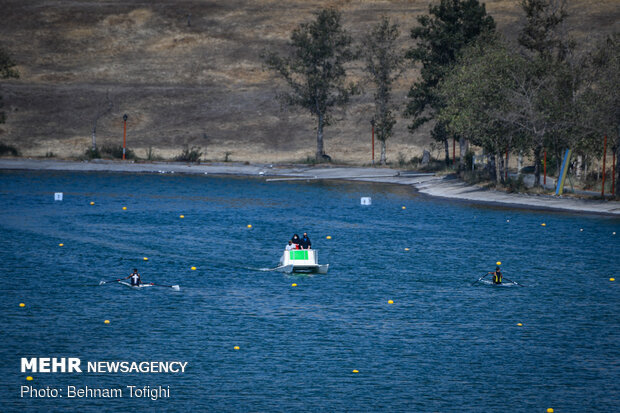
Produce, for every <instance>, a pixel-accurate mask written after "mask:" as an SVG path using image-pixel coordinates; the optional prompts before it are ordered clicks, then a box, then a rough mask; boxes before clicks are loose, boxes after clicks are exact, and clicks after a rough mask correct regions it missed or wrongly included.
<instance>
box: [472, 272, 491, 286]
mask: <svg viewBox="0 0 620 413" xmlns="http://www.w3.org/2000/svg"><path fill="white" fill-rule="evenodd" d="M487 275H489V273H486V274H484V275H483V276H482V277H480V278H478V279H477V280H476V281H474V282H473V283H472V284H471V285H474V284H476V283H477V282H478V281H481V280H482V279H483V278H484V277H486V276H487Z"/></svg>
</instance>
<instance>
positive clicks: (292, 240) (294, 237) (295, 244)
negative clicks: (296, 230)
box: [291, 234, 301, 250]
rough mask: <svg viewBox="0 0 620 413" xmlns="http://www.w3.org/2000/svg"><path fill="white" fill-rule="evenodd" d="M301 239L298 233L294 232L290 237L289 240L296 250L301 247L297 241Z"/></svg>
mask: <svg viewBox="0 0 620 413" xmlns="http://www.w3.org/2000/svg"><path fill="white" fill-rule="evenodd" d="M300 241H301V240H300V239H299V235H297V234H295V235H293V238H292V239H291V242H292V243H293V249H295V250H298V249H301V247H300V246H299V242H300Z"/></svg>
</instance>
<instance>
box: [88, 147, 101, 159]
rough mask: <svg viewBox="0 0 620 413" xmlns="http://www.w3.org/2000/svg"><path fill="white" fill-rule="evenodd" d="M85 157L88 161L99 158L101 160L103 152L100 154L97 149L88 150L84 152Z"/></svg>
mask: <svg viewBox="0 0 620 413" xmlns="http://www.w3.org/2000/svg"><path fill="white" fill-rule="evenodd" d="M84 155H86V157H87V158H88V159H99V158H101V152H99V148H95V149H93V148H88V149H86V151H85V152H84Z"/></svg>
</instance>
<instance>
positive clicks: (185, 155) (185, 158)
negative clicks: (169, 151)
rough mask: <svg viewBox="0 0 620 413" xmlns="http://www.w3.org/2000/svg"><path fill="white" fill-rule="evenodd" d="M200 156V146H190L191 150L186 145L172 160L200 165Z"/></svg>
mask: <svg viewBox="0 0 620 413" xmlns="http://www.w3.org/2000/svg"><path fill="white" fill-rule="evenodd" d="M201 156H202V152H201V151H200V146H192V148H191V149H190V148H189V146H188V145H185V146H184V147H183V151H182V152H181V154H180V155H178V156H177V157H175V158H174V160H175V161H179V162H197V163H200V157H201Z"/></svg>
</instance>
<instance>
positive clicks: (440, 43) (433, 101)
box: [405, 0, 495, 163]
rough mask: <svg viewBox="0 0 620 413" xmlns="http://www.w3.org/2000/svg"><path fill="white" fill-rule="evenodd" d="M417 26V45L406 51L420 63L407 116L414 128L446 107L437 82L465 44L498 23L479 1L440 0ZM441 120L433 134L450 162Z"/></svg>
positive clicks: (413, 35) (411, 129)
mask: <svg viewBox="0 0 620 413" xmlns="http://www.w3.org/2000/svg"><path fill="white" fill-rule="evenodd" d="M417 20H418V24H419V26H418V27H415V28H413V29H412V30H411V38H412V39H413V40H414V41H415V42H416V45H415V46H414V47H413V48H411V49H410V50H409V51H408V52H407V57H408V58H409V59H411V60H412V61H413V62H414V63H419V64H421V66H422V67H421V70H420V80H418V81H417V82H416V83H414V84H413V86H412V87H411V89H410V90H409V95H408V99H409V101H408V103H407V108H406V110H405V115H406V116H408V117H411V118H413V121H412V124H411V125H410V126H409V129H410V131H412V132H413V131H415V130H416V129H418V128H419V127H420V126H422V125H423V124H424V123H426V122H428V121H430V120H432V119H435V115H436V113H437V112H438V111H439V110H440V109H441V108H442V107H443V101H442V99H441V98H440V97H439V95H438V93H437V85H438V83H439V82H440V81H441V80H442V79H443V78H444V76H445V75H446V73H447V72H448V71H449V70H450V67H451V65H452V64H454V62H455V61H456V59H457V58H458V56H459V53H460V51H461V49H462V48H463V47H465V46H466V45H468V44H470V43H471V42H472V41H473V40H475V39H476V38H477V37H478V36H479V35H480V34H482V33H485V32H492V31H494V30H495V22H494V21H493V18H492V17H491V16H488V15H487V13H486V9H485V6H484V5H483V4H480V3H479V2H478V1H477V0H441V1H440V3H439V4H438V5H435V6H433V5H431V6H429V14H428V15H422V16H419V17H418V19H417ZM439 122H440V121H438V122H437V123H436V125H435V129H434V131H433V133H432V136H433V137H434V138H435V139H437V140H440V141H443V142H444V146H445V150H446V162H447V163H448V162H449V153H448V140H447V139H448V136H447V135H446V134H445V133H443V131H444V130H445V129H446V128H445V125H441V124H439Z"/></svg>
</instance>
